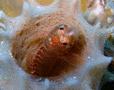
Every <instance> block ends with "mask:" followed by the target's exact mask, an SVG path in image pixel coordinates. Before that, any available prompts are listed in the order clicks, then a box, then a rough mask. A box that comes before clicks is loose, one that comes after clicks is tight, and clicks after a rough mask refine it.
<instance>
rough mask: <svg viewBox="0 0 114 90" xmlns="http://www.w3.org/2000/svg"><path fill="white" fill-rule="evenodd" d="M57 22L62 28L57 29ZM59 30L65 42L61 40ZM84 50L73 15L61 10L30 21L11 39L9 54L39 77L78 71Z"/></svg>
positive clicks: (78, 25)
mask: <svg viewBox="0 0 114 90" xmlns="http://www.w3.org/2000/svg"><path fill="white" fill-rule="evenodd" d="M60 25H63V26H64V27H62V28H59V27H60ZM60 29H62V32H63V34H64V35H63V36H64V37H65V39H66V42H64V41H65V40H63V42H62V41H60V39H61V36H62V35H61V34H60V35H59V34H58V32H59V30H60ZM60 32H61V30H60ZM56 37H57V38H56ZM52 39H53V40H52ZM86 49H87V43H86V37H85V33H84V31H83V29H82V27H81V26H80V24H79V23H78V22H77V21H76V20H75V18H73V16H72V15H67V14H64V13H61V11H58V12H55V13H52V14H47V15H43V16H40V17H37V18H34V19H32V20H30V21H29V22H28V23H26V25H25V26H24V27H23V28H22V29H21V30H19V31H18V32H17V33H16V35H15V36H14V37H13V42H12V55H13V57H14V58H15V59H16V62H17V64H18V65H19V66H20V67H22V68H23V69H24V70H25V71H26V72H28V73H29V74H31V75H33V76H41V77H53V76H58V75H63V74H66V73H68V72H71V71H72V70H74V69H75V70H78V69H79V67H80V66H82V65H83V64H84V62H85V53H86Z"/></svg>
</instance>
